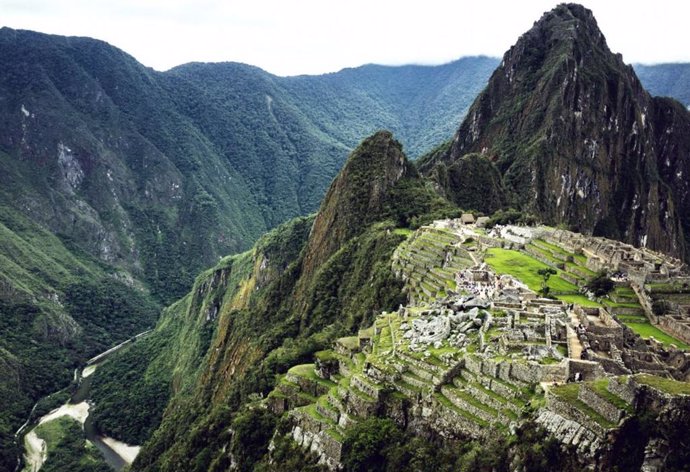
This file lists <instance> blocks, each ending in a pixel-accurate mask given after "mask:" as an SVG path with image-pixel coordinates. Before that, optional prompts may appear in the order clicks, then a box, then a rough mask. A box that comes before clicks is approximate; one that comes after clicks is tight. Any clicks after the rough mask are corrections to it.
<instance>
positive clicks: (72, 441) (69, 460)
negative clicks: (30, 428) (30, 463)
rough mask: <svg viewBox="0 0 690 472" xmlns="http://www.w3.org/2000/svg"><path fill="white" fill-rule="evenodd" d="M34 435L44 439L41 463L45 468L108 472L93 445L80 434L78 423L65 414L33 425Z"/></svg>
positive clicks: (54, 470)
mask: <svg viewBox="0 0 690 472" xmlns="http://www.w3.org/2000/svg"><path fill="white" fill-rule="evenodd" d="M36 435H37V436H38V437H39V438H41V439H43V440H45V441H46V444H47V449H48V459H47V460H46V462H45V464H43V466H42V467H41V470H43V471H47V472H63V471H65V470H69V471H74V472H108V471H110V470H111V469H110V467H109V466H108V465H107V464H106V463H105V461H104V460H103V458H102V457H101V455H100V452H98V450H97V449H96V446H94V445H93V444H91V443H90V442H89V441H87V440H86V439H85V438H84V432H83V431H82V428H81V426H80V425H79V423H77V422H76V421H75V420H73V419H72V418H70V417H69V416H62V417H60V418H57V419H55V420H53V421H49V422H47V423H44V424H42V425H40V426H38V427H37V428H36Z"/></svg>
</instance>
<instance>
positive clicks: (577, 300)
mask: <svg viewBox="0 0 690 472" xmlns="http://www.w3.org/2000/svg"><path fill="white" fill-rule="evenodd" d="M556 298H558V299H559V300H563V301H564V302H566V303H574V304H576V305H580V306H584V307H588V308H599V307H600V306H601V303H599V302H596V301H594V300H590V299H589V298H587V297H585V296H584V295H557V296H556Z"/></svg>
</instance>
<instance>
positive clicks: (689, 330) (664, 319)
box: [659, 316, 690, 344]
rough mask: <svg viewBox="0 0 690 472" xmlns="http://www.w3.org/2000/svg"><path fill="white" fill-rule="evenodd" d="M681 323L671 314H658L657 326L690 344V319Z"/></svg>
mask: <svg viewBox="0 0 690 472" xmlns="http://www.w3.org/2000/svg"><path fill="white" fill-rule="evenodd" d="M686 321H687V322H686V323H683V322H681V321H679V320H677V319H675V318H674V317H672V316H660V317H659V326H660V327H662V328H663V329H664V331H666V332H668V333H669V334H670V335H672V336H675V337H676V338H678V339H680V340H681V341H684V342H686V343H689V344H690V320H686Z"/></svg>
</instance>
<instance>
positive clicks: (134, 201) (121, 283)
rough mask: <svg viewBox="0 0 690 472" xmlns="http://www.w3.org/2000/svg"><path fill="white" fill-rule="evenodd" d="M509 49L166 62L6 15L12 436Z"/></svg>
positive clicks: (1, 205) (3, 218)
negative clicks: (385, 59) (215, 271)
mask: <svg viewBox="0 0 690 472" xmlns="http://www.w3.org/2000/svg"><path fill="white" fill-rule="evenodd" d="M495 63H496V60H495V59H491V58H465V59H462V60H459V61H456V62H454V63H451V64H447V65H444V66H438V67H422V66H406V67H382V66H364V67H361V68H356V69H347V70H344V71H342V72H340V73H335V74H328V75H325V76H300V77H287V78H283V77H276V76H274V75H271V74H268V73H266V72H264V71H262V70H260V69H258V68H256V67H251V66H247V65H244V64H234V63H223V64H198V63H195V64H186V65H183V66H180V67H177V68H174V69H172V70H170V71H167V72H156V71H153V70H151V69H149V68H146V67H144V66H142V65H141V64H139V63H138V62H136V61H135V60H134V59H133V58H132V57H131V56H129V55H127V54H126V53H125V52H123V51H121V50H119V49H117V48H114V47H112V46H110V45H108V44H106V43H103V42H101V41H96V40H93V39H89V38H76V37H69V38H68V37H60V36H51V35H45V34H39V33H34V32H30V31H19V30H12V29H9V28H2V29H1V30H0V67H1V69H2V73H0V231H1V232H2V253H0V294H1V296H2V308H1V310H2V319H3V322H2V328H1V329H2V330H1V331H0V365H2V366H4V367H6V369H7V371H8V372H10V374H11V375H7V376H0V391H1V392H2V393H3V394H2V395H1V396H0V397H1V398H2V402H1V404H0V411H2V414H1V415H0V434H2V435H3V438H5V437H7V438H9V437H11V434H12V433H13V432H14V431H16V429H17V428H19V426H20V425H21V424H22V423H23V422H24V421H25V419H26V416H27V415H28V413H29V411H30V410H31V405H32V404H33V403H35V402H36V401H37V400H38V399H39V398H41V397H42V396H44V395H46V394H47V393H50V392H52V391H55V390H59V388H58V387H59V386H66V385H67V384H68V382H69V380H70V379H71V370H72V369H73V368H74V367H75V366H76V365H77V364H79V363H80V362H83V360H85V359H86V358H88V357H90V356H91V355H94V354H96V353H97V352H99V350H103V349H105V348H106V347H107V346H109V345H113V344H115V343H116V342H119V341H122V340H124V339H126V338H128V337H130V336H132V335H134V334H136V333H137V332H140V331H143V330H145V329H146V328H148V327H150V326H152V324H153V323H154V321H155V318H156V313H157V312H158V310H159V307H160V304H164V305H165V304H168V303H170V302H172V301H174V300H176V299H177V298H179V297H181V296H183V295H184V294H185V293H187V291H188V290H189V289H190V287H191V286H192V285H193V282H194V278H195V276H196V274H198V273H199V272H200V271H202V270H203V269H205V268H207V267H209V266H212V265H213V264H215V263H217V261H218V260H219V258H220V257H222V256H225V255H227V254H233V253H238V252H241V251H244V250H246V249H248V248H250V247H251V246H252V244H253V243H254V242H255V241H256V240H257V238H259V236H260V235H262V234H264V233H265V232H266V231H267V230H268V229H270V228H274V227H276V226H277V225H279V224H281V223H283V222H285V221H287V220H289V219H290V218H293V217H296V216H298V215H306V214H309V213H312V212H314V211H316V210H317V209H318V206H319V203H320V201H321V199H322V197H323V194H324V192H325V191H326V189H327V188H328V186H329V184H330V183H331V181H332V179H333V177H334V176H335V175H336V173H337V172H338V170H339V168H340V167H341V165H342V163H343V162H344V160H345V157H346V156H347V154H348V152H349V151H351V150H352V149H353V148H354V147H355V146H356V145H357V144H358V142H359V141H360V140H361V138H362V137H363V136H365V135H367V134H370V133H372V132H374V131H376V130H378V129H380V128H382V127H389V128H391V129H394V130H399V132H400V133H401V135H404V136H405V139H407V140H409V142H410V143H412V142H414V143H415V144H414V146H416V147H415V149H417V150H418V152H419V153H420V154H421V153H422V152H423V151H425V150H426V148H425V146H426V145H427V144H429V143H435V142H436V141H437V139H439V137H440V139H445V138H447V137H449V136H450V135H451V134H452V130H453V129H454V128H455V127H456V126H457V123H459V121H460V119H461V117H462V114H463V113H464V112H465V110H466V109H467V107H468V106H469V104H470V102H471V100H472V98H473V97H474V95H476V93H478V92H479V90H480V89H481V88H482V87H483V86H484V84H485V82H486V79H487V78H488V76H489V74H490V71H491V69H492V68H493V67H494V66H495ZM432 108H433V111H432V110H431V109H432ZM425 143H427V144H425ZM411 145H412V144H411ZM429 145H430V144H429ZM89 300H91V302H92V303H94V304H97V305H98V306H97V307H96V309H95V310H93V312H92V314H91V315H89V313H90V309H91V308H92V307H89V304H88V302H89ZM113 306H117V307H120V309H119V311H118V313H117V314H116V315H110V314H109V311H108V307H113ZM5 435H6V436H5ZM11 443H12V441H11V440H9V439H8V440H4V439H3V440H2V444H3V448H2V450H3V451H5V450H6V449H5V445H8V447H10V445H11ZM15 456H16V455H15V454H14V453H8V455H7V460H8V461H9V463H14V461H15ZM3 463H4V456H3Z"/></svg>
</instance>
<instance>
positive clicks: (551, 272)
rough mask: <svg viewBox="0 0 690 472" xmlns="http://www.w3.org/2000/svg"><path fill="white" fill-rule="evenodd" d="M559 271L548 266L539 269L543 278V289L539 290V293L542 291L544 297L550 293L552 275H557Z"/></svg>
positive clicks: (539, 273)
mask: <svg viewBox="0 0 690 472" xmlns="http://www.w3.org/2000/svg"><path fill="white" fill-rule="evenodd" d="M557 273H558V272H557V271H556V269H552V268H550V267H546V268H544V269H537V274H538V275H540V276H541V278H542V283H541V289H540V290H539V293H541V295H542V296H543V297H546V296H548V295H549V290H550V289H551V288H550V287H549V286H548V285H547V284H548V282H549V279H550V278H551V276H552V275H556V274H557Z"/></svg>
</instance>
